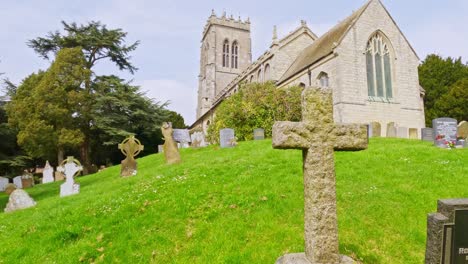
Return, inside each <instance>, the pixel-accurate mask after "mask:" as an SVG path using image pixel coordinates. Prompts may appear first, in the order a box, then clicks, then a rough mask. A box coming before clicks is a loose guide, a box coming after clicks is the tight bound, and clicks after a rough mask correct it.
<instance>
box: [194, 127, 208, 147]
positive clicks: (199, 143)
mask: <svg viewBox="0 0 468 264" xmlns="http://www.w3.org/2000/svg"><path fill="white" fill-rule="evenodd" d="M190 137H191V138H192V148H201V147H206V145H207V144H206V140H205V134H204V133H203V132H202V131H196V132H193V133H192V135H190Z"/></svg>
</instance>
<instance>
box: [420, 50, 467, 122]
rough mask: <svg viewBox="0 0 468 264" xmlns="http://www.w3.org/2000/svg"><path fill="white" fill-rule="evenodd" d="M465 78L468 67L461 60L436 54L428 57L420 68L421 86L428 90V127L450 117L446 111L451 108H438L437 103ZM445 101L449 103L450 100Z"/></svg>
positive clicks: (425, 102)
mask: <svg viewBox="0 0 468 264" xmlns="http://www.w3.org/2000/svg"><path fill="white" fill-rule="evenodd" d="M463 78H468V65H466V64H463V63H462V61H461V58H458V59H453V58H451V57H448V58H446V59H443V58H442V57H440V56H439V55H435V54H430V55H428V56H427V57H426V59H425V60H424V61H423V63H422V64H421V65H420V66H419V81H420V84H421V86H422V87H423V88H424V89H425V90H426V96H425V99H424V108H425V115H426V125H428V126H431V123H432V119H434V118H437V117H442V116H450V114H449V113H448V112H446V111H445V110H447V109H448V108H449V107H450V106H449V105H447V106H446V107H445V108H444V107H441V106H439V107H436V105H437V101H438V100H440V99H441V98H442V97H443V96H445V95H447V94H450V90H451V89H452V86H453V85H454V84H455V83H456V82H457V81H459V80H461V79H463ZM444 100H446V101H447V100H448V98H445V99H444ZM449 101H450V100H449ZM439 105H440V103H439ZM447 107H448V108H447ZM443 109H445V110H443Z"/></svg>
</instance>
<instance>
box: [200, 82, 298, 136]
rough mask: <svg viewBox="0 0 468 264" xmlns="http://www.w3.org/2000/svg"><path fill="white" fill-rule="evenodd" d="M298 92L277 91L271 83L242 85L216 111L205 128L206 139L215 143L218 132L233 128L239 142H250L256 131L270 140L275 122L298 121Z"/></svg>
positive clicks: (290, 89) (288, 90)
mask: <svg viewBox="0 0 468 264" xmlns="http://www.w3.org/2000/svg"><path fill="white" fill-rule="evenodd" d="M301 92H302V89H301V88H300V87H290V88H287V89H279V88H277V87H276V86H275V85H274V83H273V82H267V83H263V84H260V83H251V84H246V85H241V86H240V88H239V91H238V92H237V93H236V94H234V95H232V96H231V97H229V98H228V99H226V100H224V101H223V102H222V103H221V105H220V106H219V108H218V109H217V110H216V117H215V120H214V122H213V124H212V125H211V126H210V127H209V128H208V139H209V140H210V141H211V142H218V141H219V138H218V137H219V136H218V135H219V130H220V129H223V128H226V127H230V128H233V129H234V130H235V131H236V136H237V138H238V139H239V140H250V139H252V138H253V130H254V129H255V128H259V127H261V128H264V129H265V136H267V137H270V136H271V129H272V126H273V123H274V122H275V121H279V120H289V121H299V120H300V119H301Z"/></svg>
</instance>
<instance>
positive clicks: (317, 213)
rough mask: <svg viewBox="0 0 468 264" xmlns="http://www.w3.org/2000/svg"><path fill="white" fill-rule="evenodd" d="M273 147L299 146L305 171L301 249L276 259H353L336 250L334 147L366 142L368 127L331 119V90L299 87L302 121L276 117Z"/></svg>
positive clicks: (280, 263) (282, 262)
mask: <svg viewBox="0 0 468 264" xmlns="http://www.w3.org/2000/svg"><path fill="white" fill-rule="evenodd" d="M273 147H274V148H279V149H302V156H303V162H304V164H303V173H304V225H305V228H304V230H305V254H304V253H299V254H288V255H285V256H283V257H281V258H279V259H278V260H277V262H276V263H277V264H286V263H288V264H292V263H304V264H305V263H311V264H316V263H324V264H325V263H326V264H338V263H353V260H352V259H350V258H349V257H346V256H341V255H340V254H339V250H338V225H337V214H336V189H335V188H336V186H335V185H336V180H335V164H334V153H333V151H334V150H361V149H365V148H367V127H366V125H358V124H335V123H334V121H333V103H332V90H331V89H322V88H308V89H305V90H304V91H303V93H302V122H276V123H275V124H274V126H273Z"/></svg>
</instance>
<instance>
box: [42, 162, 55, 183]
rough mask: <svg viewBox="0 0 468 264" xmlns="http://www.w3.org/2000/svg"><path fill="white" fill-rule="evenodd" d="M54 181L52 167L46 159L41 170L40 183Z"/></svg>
mask: <svg viewBox="0 0 468 264" xmlns="http://www.w3.org/2000/svg"><path fill="white" fill-rule="evenodd" d="M53 181H54V168H53V167H52V166H50V164H49V161H46V165H45V166H44V170H43V171H42V183H49V182H53Z"/></svg>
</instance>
